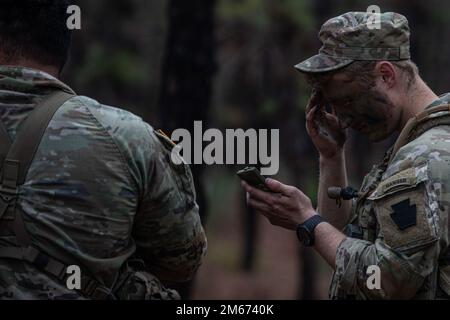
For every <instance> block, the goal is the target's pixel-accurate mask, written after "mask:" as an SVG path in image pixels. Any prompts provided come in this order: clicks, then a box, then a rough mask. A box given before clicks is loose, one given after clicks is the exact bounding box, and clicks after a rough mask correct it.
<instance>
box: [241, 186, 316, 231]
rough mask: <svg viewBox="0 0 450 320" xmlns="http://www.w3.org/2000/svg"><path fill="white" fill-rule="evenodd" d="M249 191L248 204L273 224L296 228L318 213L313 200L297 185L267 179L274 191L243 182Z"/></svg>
mask: <svg viewBox="0 0 450 320" xmlns="http://www.w3.org/2000/svg"><path fill="white" fill-rule="evenodd" d="M241 184H242V187H243V188H244V189H245V191H247V204H248V205H249V206H250V207H252V208H253V209H254V210H255V211H256V212H257V213H259V214H262V215H264V216H265V217H266V218H267V219H268V220H269V221H270V223H271V224H273V225H276V226H279V227H282V228H285V229H289V230H296V228H297V226H298V225H299V224H301V223H303V222H304V221H306V220H307V219H309V218H310V217H312V216H314V215H315V214H316V212H315V210H314V208H313V206H312V203H311V200H310V199H309V198H308V197H307V196H306V195H304V194H303V192H301V191H300V190H298V189H297V188H295V187H292V186H288V185H285V184H282V183H281V182H279V181H276V180H273V179H267V180H266V185H267V186H268V187H269V189H270V190H272V191H273V192H274V193H270V192H264V191H261V190H259V189H256V188H253V187H251V186H250V185H249V184H247V183H246V182H245V181H242V182H241Z"/></svg>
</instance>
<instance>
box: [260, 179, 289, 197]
mask: <svg viewBox="0 0 450 320" xmlns="http://www.w3.org/2000/svg"><path fill="white" fill-rule="evenodd" d="M266 185H267V186H268V187H269V189H270V190H272V191H273V192H276V193H281V194H283V195H285V196H287V197H289V196H291V195H292V194H293V193H294V190H295V188H294V187H291V186H288V185H286V184H283V183H281V182H280V181H277V180H275V179H270V178H267V179H266Z"/></svg>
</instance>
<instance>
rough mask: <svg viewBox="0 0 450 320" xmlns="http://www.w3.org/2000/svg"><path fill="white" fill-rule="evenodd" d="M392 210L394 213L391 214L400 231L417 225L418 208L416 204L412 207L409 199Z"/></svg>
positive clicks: (395, 205) (393, 206) (394, 206)
mask: <svg viewBox="0 0 450 320" xmlns="http://www.w3.org/2000/svg"><path fill="white" fill-rule="evenodd" d="M391 208H392V210H393V211H394V212H392V213H391V218H392V220H394V222H395V224H396V225H397V227H398V228H399V229H400V230H406V229H408V228H410V227H412V226H415V225H417V207H416V205H415V204H413V205H410V203H409V199H406V200H403V201H400V202H399V203H397V204H394V205H392V206H391Z"/></svg>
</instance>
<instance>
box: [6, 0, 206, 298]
mask: <svg viewBox="0 0 450 320" xmlns="http://www.w3.org/2000/svg"><path fill="white" fill-rule="evenodd" d="M5 2H8V10H1V12H0V40H1V41H0V42H1V43H2V47H0V65H2V66H0V118H1V122H2V123H3V125H4V127H5V129H6V132H7V134H8V136H9V137H10V139H11V140H12V141H14V140H15V139H16V136H17V135H18V133H20V131H21V130H24V128H23V126H22V125H23V124H24V122H25V121H26V119H27V118H28V117H29V115H30V113H32V112H33V111H34V110H35V109H36V108H37V107H42V106H39V105H40V103H42V102H43V101H44V99H46V97H48V96H49V95H51V94H52V93H53V92H55V91H59V90H61V91H65V92H67V93H70V94H74V93H73V91H72V89H70V88H69V87H68V86H67V85H65V84H63V83H62V82H61V81H59V80H58V79H57V78H56V76H57V75H58V70H60V69H61V67H62V65H63V64H64V62H65V60H66V58H67V51H68V48H69V45H68V43H69V42H70V34H69V31H68V30H67V28H66V19H67V15H66V9H67V6H68V3H67V2H66V1H61V0H46V1H39V2H34V1H27V0H14V1H5ZM2 4H3V5H7V4H4V3H2ZM42 17H44V18H42ZM40 19H41V20H40ZM25 20H26V21H25ZM47 31H51V32H48V34H47ZM23 39H32V40H29V42H25V43H24V42H21V40H23ZM35 39H39V41H40V42H36V40H35ZM45 41H47V42H45ZM7 45H8V46H9V47H7V48H6V46H7ZM61 47H63V50H61ZM49 48H57V49H55V51H51V50H48V49H49ZM64 48H65V49H64ZM11 52H13V53H14V55H11V54H10V53H11ZM37 52H39V53H40V54H39V55H36V54H35V53H37ZM14 65H17V66H14ZM51 74H53V75H51ZM26 129H27V128H25V130H26ZM2 143H4V141H3V142H2ZM172 147H173V145H172V142H171V141H170V140H168V139H167V138H166V137H165V136H164V135H162V134H160V133H159V132H156V131H154V130H153V128H152V127H151V126H150V125H149V124H147V123H145V122H144V121H143V120H142V119H140V118H139V117H137V116H135V115H134V114H132V113H130V112H127V111H124V110H122V109H118V108H114V107H110V106H106V105H102V104H100V103H98V102H97V101H95V100H93V99H90V98H88V97H84V96H76V95H74V96H73V97H71V98H70V99H69V100H68V101H66V102H65V103H64V104H63V105H62V106H61V107H60V108H59V109H58V110H57V112H56V114H55V115H54V117H53V118H52V119H51V121H50V123H49V125H48V127H47V128H46V130H45V132H44V134H43V136H42V139H41V141H40V144H39V146H38V148H37V151H36V153H35V155H34V158H33V161H32V162H31V165H30V167H29V170H28V173H27V176H26V180H25V182H24V184H23V185H21V186H19V188H18V190H17V191H18V192H17V197H16V203H15V206H16V209H17V210H16V212H15V214H16V219H17V212H21V216H22V219H23V221H24V225H25V228H26V231H27V232H28V234H29V235H30V237H31V243H32V245H33V247H34V248H37V249H38V250H40V252H42V253H43V254H45V255H39V257H41V258H42V257H47V256H49V257H50V258H49V259H50V262H51V263H53V261H54V260H55V261H63V262H66V261H69V262H70V264H76V265H77V266H79V267H80V270H81V275H82V276H83V275H84V274H89V275H90V277H92V278H93V279H95V281H96V282H97V283H99V284H100V285H102V286H104V287H105V288H110V289H111V290H112V291H111V292H110V294H108V296H102V297H101V298H116V299H177V298H179V296H178V294H177V292H175V291H173V290H170V289H166V288H165V287H164V286H163V284H162V283H163V282H165V281H167V282H184V281H188V280H190V279H192V277H193V275H194V273H195V272H196V270H197V269H198V267H199V265H200V263H201V259H202V257H203V256H204V254H205V251H206V237H205V234H204V230H203V228H202V225H201V223H200V218H199V214H198V206H197V204H196V201H195V190H194V186H193V179H192V174H191V172H190V169H189V167H188V166H187V165H184V164H182V165H175V164H174V163H173V162H172V161H171V159H170V155H171V149H172ZM2 160H3V159H2ZM0 193H1V192H0ZM1 196H2V197H3V200H4V199H5V197H4V194H3V193H2V194H1ZM13 219H14V210H10V207H8V209H6V211H5V212H4V214H3V216H1V220H0V255H2V254H3V253H4V250H3V249H4V248H9V247H11V246H13V247H14V246H17V241H16V240H17V239H16V236H15V235H14V234H13V233H11V232H9V230H7V229H6V228H4V227H3V226H4V225H6V224H7V222H8V221H9V220H13ZM5 255H7V254H5ZM46 259H47V258H46ZM53 259H54V260H53ZM41 260H42V259H41ZM48 262H49V261H48V259H47V261H45V263H46V264H47V265H48V264H49V263H48ZM40 263H41V265H42V264H43V262H42V261H40ZM66 263H67V262H66ZM63 271H64V270H63ZM0 298H1V299H90V298H91V297H89V296H85V295H83V292H80V291H78V290H70V289H68V287H67V286H66V282H64V281H61V279H57V278H56V277H54V276H53V275H52V274H49V273H47V272H46V270H42V269H40V268H38V267H37V266H36V265H34V264H32V263H29V262H27V261H23V260H20V259H8V258H4V257H0Z"/></svg>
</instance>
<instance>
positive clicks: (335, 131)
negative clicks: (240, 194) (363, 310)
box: [243, 12, 450, 299]
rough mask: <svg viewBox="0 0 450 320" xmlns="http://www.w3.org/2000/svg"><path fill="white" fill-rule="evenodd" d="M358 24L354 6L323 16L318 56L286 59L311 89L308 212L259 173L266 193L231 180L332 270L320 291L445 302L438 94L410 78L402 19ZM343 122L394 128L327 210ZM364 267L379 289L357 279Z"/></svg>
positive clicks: (444, 131)
mask: <svg viewBox="0 0 450 320" xmlns="http://www.w3.org/2000/svg"><path fill="white" fill-rule="evenodd" d="M368 21H370V14H367V13H364V12H349V13H346V14H344V15H341V16H339V17H336V18H333V19H330V20H329V21H327V22H326V23H325V24H324V25H323V26H322V29H321V31H320V34H319V38H320V40H321V41H322V43H323V46H322V48H321V49H320V52H319V54H318V55H316V56H314V57H311V58H309V59H308V60H306V61H304V62H302V63H300V64H298V65H297V66H296V68H297V69H298V70H300V71H301V72H303V73H305V74H306V75H307V77H308V79H309V82H310V83H311V84H312V85H313V87H314V89H315V91H314V95H313V96H312V98H311V100H310V103H309V105H308V107H307V129H308V133H309V135H310V136H311V139H312V141H313V142H314V144H315V146H316V148H317V150H318V151H319V154H320V185H319V199H318V208H317V210H314V209H313V208H312V205H311V201H310V200H309V198H308V197H306V196H305V195H304V194H303V193H302V192H301V191H300V190H298V189H296V188H294V187H291V186H286V185H284V184H282V183H280V182H278V181H275V180H272V179H268V180H267V184H268V186H269V187H270V188H271V189H272V191H275V192H278V193H279V194H275V195H273V194H269V193H265V192H262V191H259V190H256V189H255V188H252V187H250V186H248V185H247V184H245V183H244V184H243V185H244V187H245V189H246V190H247V191H248V193H249V201H248V202H249V205H251V206H253V207H254V208H255V209H256V210H258V211H259V212H260V213H262V214H264V215H265V216H267V217H268V218H269V220H270V221H271V222H272V223H273V224H275V225H279V226H282V227H284V228H288V229H292V230H297V234H298V235H299V237H300V239H301V240H302V241H303V242H304V243H305V244H307V245H314V247H315V249H316V250H317V251H318V252H319V253H320V254H321V255H322V256H323V257H324V259H325V260H326V261H327V262H328V263H329V264H330V266H332V267H333V268H334V270H335V273H334V276H333V279H332V282H331V287H330V298H331V299H448V298H449V297H450V251H449V235H448V231H449V220H448V213H449V210H450V197H449V195H450V107H449V104H450V94H445V95H442V96H441V97H437V96H436V95H435V94H434V93H433V92H432V91H431V89H430V88H429V87H428V86H427V85H426V84H425V83H424V82H423V80H422V79H421V78H420V76H419V74H418V72H417V67H416V66H415V65H414V64H413V63H412V62H411V61H410V54H409V35H410V34H409V27H408V21H407V20H406V18H405V17H404V16H402V15H399V14H396V13H383V14H381V16H380V28H379V29H373V28H369V27H368ZM327 109H328V112H327ZM347 127H351V128H353V129H355V130H356V131H359V132H360V133H362V134H365V135H367V136H368V137H369V139H370V140H371V141H380V140H382V139H385V138H387V137H389V136H390V135H392V134H393V133H395V132H396V131H397V132H400V135H399V137H398V139H397V141H396V143H395V144H394V145H393V146H392V147H391V148H390V149H389V150H388V151H387V152H386V154H385V156H384V159H383V161H382V162H381V163H380V164H378V165H375V166H373V169H372V170H371V172H370V173H369V174H368V175H367V176H366V177H365V178H364V181H363V183H362V186H361V188H360V189H359V192H355V191H356V190H355V191H345V190H343V191H344V192H343V193H340V195H341V196H342V197H343V198H344V199H348V198H351V197H354V199H353V200H352V202H349V201H347V202H344V203H343V205H342V207H336V204H335V203H334V200H333V199H330V198H328V196H327V189H328V188H329V187H333V186H339V187H345V186H346V183H347V176H346V169H345V155H344V151H343V150H344V144H345V139H346V134H345V129H346V128H347ZM345 192H347V194H346V193H345ZM280 194H281V195H280ZM348 194H350V196H349V197H348V198H345V196H346V195H348ZM340 200H342V199H340ZM319 213H320V214H319ZM339 230H342V231H339ZM305 239H306V240H305ZM371 266H376V267H378V268H379V270H380V276H381V277H380V280H381V282H380V285H381V287H380V288H377V287H376V286H375V287H373V286H369V285H368V280H369V278H370V276H371V275H372V273H370V272H367V270H368V268H369V267H371Z"/></svg>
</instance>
